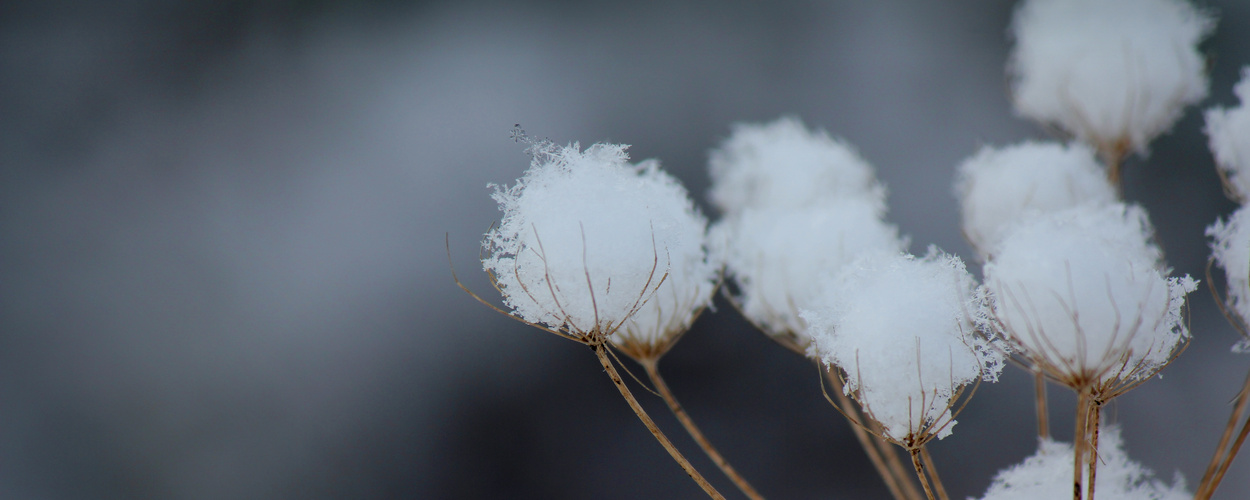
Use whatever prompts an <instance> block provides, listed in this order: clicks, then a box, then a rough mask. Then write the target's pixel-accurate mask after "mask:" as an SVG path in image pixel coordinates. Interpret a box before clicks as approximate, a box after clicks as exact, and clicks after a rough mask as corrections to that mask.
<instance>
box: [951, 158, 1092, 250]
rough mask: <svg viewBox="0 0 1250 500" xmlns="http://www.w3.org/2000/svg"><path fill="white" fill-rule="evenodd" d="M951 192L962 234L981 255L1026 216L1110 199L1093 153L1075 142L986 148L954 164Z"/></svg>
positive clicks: (992, 248) (996, 243)
mask: <svg viewBox="0 0 1250 500" xmlns="http://www.w3.org/2000/svg"><path fill="white" fill-rule="evenodd" d="M955 196H956V197H957V198H959V204H960V208H961V212H962V214H963V229H964V235H965V236H967V238H968V240H969V241H970V242H971V243H972V245H973V247H975V248H976V249H977V251H978V253H980V255H981V257H982V258H983V259H984V258H986V257H988V256H989V255H992V254H993V253H994V248H995V247H996V246H997V245H998V242H999V241H1000V240H1001V239H1002V236H1003V232H1004V231H1005V230H1006V228H1007V227H1009V226H1010V225H1011V223H1012V222H1015V221H1017V220H1019V219H1021V218H1023V217H1025V216H1026V215H1028V214H1032V213H1035V212H1053V211H1058V210H1063V209H1066V208H1070V207H1074V206H1077V205H1085V204H1093V205H1105V204H1109V203H1112V202H1114V201H1115V199H1116V192H1115V187H1114V186H1112V185H1111V183H1110V182H1108V181H1107V175H1106V172H1105V169H1103V167H1102V166H1101V165H1099V164H1098V160H1097V159H1096V158H1095V157H1094V152H1093V151H1092V150H1091V149H1089V148H1088V147H1086V146H1084V145H1082V144H1079V143H1075V144H1069V145H1067V146H1064V145H1061V144H1057V143H1041V142H1024V143H1021V144H1017V145H1014V146H1008V147H1004V148H994V147H989V146H986V147H984V148H981V151H979V152H977V154H975V155H973V156H972V157H971V158H968V159H967V160H964V162H963V164H961V165H960V166H959V173H958V174H957V177H956V180H955Z"/></svg>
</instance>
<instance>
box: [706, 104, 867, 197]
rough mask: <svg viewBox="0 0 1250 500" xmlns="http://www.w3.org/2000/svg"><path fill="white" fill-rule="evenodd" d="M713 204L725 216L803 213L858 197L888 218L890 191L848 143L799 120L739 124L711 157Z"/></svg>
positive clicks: (790, 118)
mask: <svg viewBox="0 0 1250 500" xmlns="http://www.w3.org/2000/svg"><path fill="white" fill-rule="evenodd" d="M709 170H710V173H711V177H712V188H711V192H710V193H709V195H708V196H709V198H711V200H712V204H714V205H716V207H717V208H719V209H720V210H721V211H722V212H723V213H725V214H727V215H732V214H734V213H735V212H737V211H740V210H743V209H747V208H783V207H803V206H809V205H812V204H814V203H818V202H820V201H822V200H828V199H831V198H845V197H856V198H862V199H864V200H865V201H866V202H867V203H869V204H870V205H871V206H872V207H873V208H874V209H875V210H876V211H877V213H878V214H884V212H885V188H883V187H882V186H881V185H880V184H879V183H878V182H877V180H876V177H875V174H874V173H873V169H872V166H871V165H869V164H868V162H866V161H864V159H863V158H860V156H859V154H858V153H856V152H855V150H854V149H852V148H851V147H850V146H849V145H847V144H846V143H844V142H842V141H839V140H836V139H833V138H831V137H829V134H827V133H825V132H824V131H823V130H815V131H813V130H808V128H807V127H806V126H804V125H803V122H801V121H799V119H798V118H794V117H784V118H781V119H779V120H777V121H774V122H772V123H766V124H762V125H761V124H743V123H740V124H737V125H735V126H734V127H733V134H732V135H731V136H730V137H729V138H728V139H726V140H725V142H723V143H722V144H721V145H720V147H719V148H717V149H714V150H713V151H712V152H711V158H710V160H709Z"/></svg>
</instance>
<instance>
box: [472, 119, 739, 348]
mask: <svg viewBox="0 0 1250 500" xmlns="http://www.w3.org/2000/svg"><path fill="white" fill-rule="evenodd" d="M625 150H626V146H624V145H617V144H595V145H593V146H591V147H589V148H587V149H586V150H585V151H581V150H580V148H579V146H578V144H576V143H574V144H572V145H569V146H563V147H561V146H556V145H554V144H551V143H545V142H544V143H538V144H535V145H533V146H532V147H531V154H532V155H533V163H532V164H531V165H530V168H529V170H527V171H526V172H525V175H524V176H523V177H521V178H520V179H519V180H517V182H516V184H514V185H513V186H511V187H507V188H504V187H499V186H495V192H494V194H493V197H494V199H495V200H496V201H497V202H498V203H499V208H500V210H502V211H503V219H502V220H501V221H500V223H499V226H498V227H495V228H493V229H492V230H491V231H490V232H488V233H487V234H486V240H485V243H484V244H485V245H486V249H487V255H486V257H485V258H484V259H483V260H482V265H483V266H484V267H485V269H486V271H487V272H489V273H490V274H491V276H492V277H493V278H494V280H495V284H496V285H497V286H498V288H499V291H500V292H501V293H502V294H503V299H504V303H505V304H506V305H507V306H508V307H510V308H512V310H513V313H514V314H515V315H516V316H517V317H519V318H521V319H523V320H525V321H527V322H529V323H534V324H541V325H546V326H547V327H549V328H551V329H554V330H557V331H560V332H563V333H566V334H568V335H569V336H572V337H575V338H579V339H582V340H585V341H587V342H590V343H599V342H603V341H605V340H607V339H608V337H609V336H611V335H612V334H614V333H616V332H617V330H618V329H620V328H621V327H622V326H624V325H625V324H627V323H628V322H629V321H630V320H631V319H633V318H634V316H636V315H637V313H639V312H640V311H642V310H643V309H644V308H646V306H647V304H648V303H649V302H651V301H652V300H653V299H655V298H656V296H657V295H658V300H656V302H657V304H655V305H653V306H652V307H651V308H648V309H647V310H648V311H649V312H651V314H652V315H651V317H648V318H641V317H640V318H638V323H637V324H636V325H635V326H633V327H631V328H632V331H634V332H635V335H639V336H641V335H651V336H659V335H661V334H662V333H663V332H662V331H660V330H658V329H651V331H648V329H647V328H645V327H644V326H643V324H642V322H645V321H656V322H658V324H660V325H664V326H668V325H670V324H674V323H676V324H689V322H690V321H691V319H692V316H693V315H694V314H695V312H696V311H697V310H698V309H699V308H700V307H702V306H703V305H705V304H706V303H707V300H708V299H709V295H710V294H709V292H710V291H711V289H712V287H713V286H714V284H715V280H716V272H717V270H716V269H717V268H716V265H715V264H712V263H709V262H708V260H707V254H706V251H705V248H704V236H705V235H704V231H705V228H706V226H707V220H706V219H705V218H704V217H703V216H702V215H700V214H699V213H698V212H697V211H696V210H695V208H694V204H693V202H692V201H691V200H690V197H689V195H687V194H686V190H685V188H683V187H682V186H681V185H680V184H679V183H678V182H677V180H676V179H674V178H673V177H671V176H669V175H668V174H666V173H664V172H663V171H661V170H660V168H659V163H658V162H655V161H645V162H642V163H639V164H637V165H631V164H629V163H628V159H629V156H628V155H627V154H626V152H625Z"/></svg>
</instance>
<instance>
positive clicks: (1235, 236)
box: [1207, 205, 1250, 351]
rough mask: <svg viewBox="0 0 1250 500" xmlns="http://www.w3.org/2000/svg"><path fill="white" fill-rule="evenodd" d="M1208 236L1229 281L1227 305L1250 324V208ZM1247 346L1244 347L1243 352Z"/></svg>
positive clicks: (1221, 223) (1215, 227)
mask: <svg viewBox="0 0 1250 500" xmlns="http://www.w3.org/2000/svg"><path fill="white" fill-rule="evenodd" d="M1207 237H1208V238H1211V256H1212V258H1214V259H1215V263H1216V265H1218V266H1220V268H1221V269H1223V270H1224V278H1225V280H1226V281H1227V282H1228V298H1227V299H1226V300H1227V303H1228V305H1229V307H1230V308H1231V310H1232V312H1233V314H1235V315H1236V316H1237V317H1238V318H1239V319H1240V320H1241V323H1242V326H1245V325H1247V324H1250V205H1243V206H1242V207H1241V208H1239V209H1237V211H1236V212H1233V215H1232V216H1230V217H1229V218H1228V221H1223V220H1217V221H1215V224H1212V225H1211V226H1210V227H1208V228H1207ZM1246 344H1247V343H1246V342H1243V343H1242V344H1240V345H1239V347H1238V349H1239V351H1244V349H1245V347H1247V346H1246Z"/></svg>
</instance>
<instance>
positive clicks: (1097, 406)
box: [1085, 400, 1102, 500]
mask: <svg viewBox="0 0 1250 500" xmlns="http://www.w3.org/2000/svg"><path fill="white" fill-rule="evenodd" d="M1086 418H1088V420H1087V421H1086V423H1085V426H1086V427H1088V430H1086V431H1085V432H1086V434H1089V436H1090V444H1089V448H1090V449H1089V481H1087V484H1089V486H1088V487H1087V489H1088V491H1089V494H1088V495H1087V498H1088V499H1089V500H1094V486H1096V485H1097V484H1098V483H1097V482H1095V479H1096V478H1097V473H1098V425H1099V423H1100V422H1101V420H1102V403H1099V402H1098V401H1096V400H1091V401H1090V405H1089V416H1088V417H1086Z"/></svg>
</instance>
